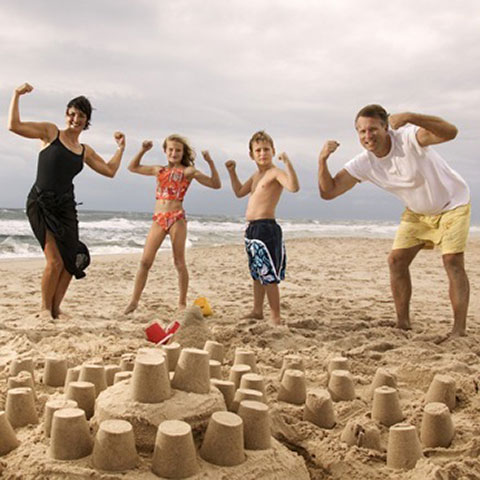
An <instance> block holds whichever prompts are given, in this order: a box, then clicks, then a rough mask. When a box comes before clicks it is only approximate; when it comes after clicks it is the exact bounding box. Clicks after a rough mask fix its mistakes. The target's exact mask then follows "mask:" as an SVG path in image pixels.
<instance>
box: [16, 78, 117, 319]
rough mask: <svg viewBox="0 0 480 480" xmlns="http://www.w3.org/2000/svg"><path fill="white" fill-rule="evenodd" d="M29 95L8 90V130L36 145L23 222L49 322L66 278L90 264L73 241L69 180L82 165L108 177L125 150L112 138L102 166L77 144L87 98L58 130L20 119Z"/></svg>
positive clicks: (71, 107) (72, 107)
mask: <svg viewBox="0 0 480 480" xmlns="http://www.w3.org/2000/svg"><path fill="white" fill-rule="evenodd" d="M32 90H33V87H32V86H31V85H29V84H28V83H24V84H23V85H20V86H19V87H17V88H16V89H15V90H14V92H13V96H12V100H11V103H10V112H9V120H8V128H9V130H10V131H12V132H14V133H16V134H18V135H21V136H22V137H26V138H38V139H40V141H41V145H42V147H41V150H40V153H39V157H38V166H37V178H36V180H35V183H34V185H33V187H32V189H31V191H30V193H29V195H28V199H27V216H28V219H29V221H30V225H31V227H32V230H33V233H34V234H35V237H36V238H37V240H38V241H39V243H40V245H41V246H42V249H43V252H44V254H45V259H46V266H45V270H44V272H43V277H42V311H41V316H42V317H43V318H46V319H51V318H58V317H59V316H60V315H61V313H62V311H61V310H60V304H61V302H62V300H63V297H64V296H65V293H66V291H67V288H68V286H69V284H70V280H71V279H72V276H73V275H75V277H76V278H82V277H84V276H85V273H84V271H83V270H84V269H85V268H86V267H87V266H88V264H89V262H90V256H89V254H88V249H87V247H86V246H85V245H84V244H83V243H81V242H80V241H79V239H78V220H77V210H76V203H75V197H74V193H73V183H72V180H73V178H74V177H75V176H76V175H77V174H78V173H79V172H80V171H81V170H82V168H83V163H84V162H85V163H86V164H87V165H88V166H89V167H90V168H92V169H93V170H95V171H96V172H98V173H100V174H102V175H105V176H107V177H114V176H115V174H116V173H117V170H118V167H119V166H120V161H121V159H122V155H123V151H124V149H125V135H124V134H123V133H121V132H115V134H114V138H115V141H116V143H117V146H118V148H117V150H116V152H115V153H114V154H113V156H112V158H111V159H110V161H109V162H106V161H105V160H103V159H102V157H100V155H98V154H97V153H96V152H95V150H93V148H91V147H90V146H88V145H85V144H82V143H80V142H79V137H80V134H81V133H82V131H83V130H86V129H87V128H88V126H89V125H90V117H91V114H92V106H91V104H90V102H89V100H88V99H87V98H85V97H83V96H81V97H76V98H74V99H73V100H71V101H70V102H69V103H68V105H67V109H66V113H65V120H66V126H65V128H64V129H63V130H60V129H59V128H58V127H57V126H56V125H55V124H53V123H48V122H24V121H22V120H21V119H20V111H19V105H18V104H19V98H20V96H21V95H24V94H26V93H30V92H31V91H32Z"/></svg>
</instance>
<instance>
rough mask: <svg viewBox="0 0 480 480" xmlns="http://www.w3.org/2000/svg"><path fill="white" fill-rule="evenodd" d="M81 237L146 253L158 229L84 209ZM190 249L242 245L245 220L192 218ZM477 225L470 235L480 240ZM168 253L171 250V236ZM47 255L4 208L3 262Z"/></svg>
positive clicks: (329, 227) (297, 231)
mask: <svg viewBox="0 0 480 480" xmlns="http://www.w3.org/2000/svg"><path fill="white" fill-rule="evenodd" d="M78 218H79V222H80V238H81V240H82V241H83V242H84V243H86V244H87V245H88V248H89V249H90V253H91V254H93V255H108V254H116V253H140V252H141V251H142V250H143V245H144V243H145V238H146V236H147V233H148V230H149V229H150V226H151V224H152V220H151V218H152V215H151V214H150V213H140V212H105V211H88V210H85V211H82V210H79V212H78ZM187 218H188V237H187V247H196V246H205V245H226V244H242V245H243V240H242V239H243V231H244V229H245V225H246V224H245V220H244V218H243V217H229V216H206V215H205V216H204V215H191V214H188V217H187ZM278 222H279V223H280V224H281V226H282V229H283V232H284V236H285V239H287V240H288V239H291V238H311V237H370V238H392V239H393V237H394V235H395V231H396V228H397V222H394V221H368V222H367V221H359V220H350V221H341V222H333V221H320V220H309V219H301V220H299V219H295V220H293V219H287V218H278ZM479 234H480V226H479V225H473V226H472V227H471V230H470V235H479ZM161 248H162V249H169V248H170V243H169V238H168V237H167V238H166V240H165V242H164V244H163V245H162V247H161ZM42 256H43V253H42V251H41V249H40V246H39V244H38V242H37V241H36V239H35V237H34V236H33V233H32V231H31V229H30V225H29V223H28V220H27V217H26V215H25V210H24V209H16V208H0V259H1V258H20V257H42Z"/></svg>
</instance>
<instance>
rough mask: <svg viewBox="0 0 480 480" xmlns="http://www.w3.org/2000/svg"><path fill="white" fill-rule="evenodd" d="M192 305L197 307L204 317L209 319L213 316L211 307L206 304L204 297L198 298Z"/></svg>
mask: <svg viewBox="0 0 480 480" xmlns="http://www.w3.org/2000/svg"><path fill="white" fill-rule="evenodd" d="M193 304H194V305H197V307H200V310H201V311H202V314H203V316H204V317H209V316H210V315H212V314H213V311H212V307H211V306H210V303H209V302H208V300H207V298H206V297H198V298H197V299H195V301H194V302H193Z"/></svg>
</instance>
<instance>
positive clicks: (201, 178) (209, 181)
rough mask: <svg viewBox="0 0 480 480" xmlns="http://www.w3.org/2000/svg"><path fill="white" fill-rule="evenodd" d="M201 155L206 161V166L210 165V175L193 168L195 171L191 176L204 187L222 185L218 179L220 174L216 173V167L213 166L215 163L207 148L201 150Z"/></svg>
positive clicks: (216, 187) (218, 186)
mask: <svg viewBox="0 0 480 480" xmlns="http://www.w3.org/2000/svg"><path fill="white" fill-rule="evenodd" d="M202 155H203V158H204V159H205V161H206V162H207V163H208V166H209V167H210V172H211V174H210V176H208V175H205V174H204V173H202V172H200V171H199V170H195V173H194V174H193V178H194V179H195V180H197V182H198V183H201V184H202V185H205V186H206V187H210V188H215V189H218V188H220V187H221V186H222V182H221V181H220V175H219V174H218V172H217V169H216V168H215V164H214V163H213V160H212V157H211V156H210V153H208V150H203V151H202Z"/></svg>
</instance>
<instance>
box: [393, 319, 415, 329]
mask: <svg viewBox="0 0 480 480" xmlns="http://www.w3.org/2000/svg"><path fill="white" fill-rule="evenodd" d="M396 327H397V328H399V329H400V330H411V329H412V326H411V325H410V320H397V325H396Z"/></svg>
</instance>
